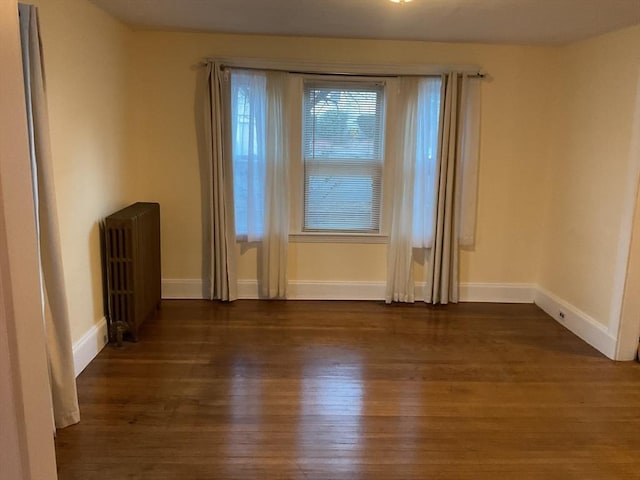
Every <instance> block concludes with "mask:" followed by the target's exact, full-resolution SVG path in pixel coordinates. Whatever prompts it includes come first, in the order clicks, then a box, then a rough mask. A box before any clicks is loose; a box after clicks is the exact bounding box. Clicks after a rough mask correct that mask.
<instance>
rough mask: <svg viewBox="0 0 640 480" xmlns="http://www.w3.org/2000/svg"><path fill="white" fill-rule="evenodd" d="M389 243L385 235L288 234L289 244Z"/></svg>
mask: <svg viewBox="0 0 640 480" xmlns="http://www.w3.org/2000/svg"><path fill="white" fill-rule="evenodd" d="M388 241H389V237H388V236H387V235H379V234H362V233H361V234H358V233H290V234H289V242H291V243H380V244H386V243H388Z"/></svg>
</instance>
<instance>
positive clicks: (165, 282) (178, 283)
mask: <svg viewBox="0 0 640 480" xmlns="http://www.w3.org/2000/svg"><path fill="white" fill-rule="evenodd" d="M203 286H204V284H203V282H202V280H199V279H171V278H163V279H162V298H164V299H167V300H187V299H203V298H207V296H206V295H205V294H204V288H203Z"/></svg>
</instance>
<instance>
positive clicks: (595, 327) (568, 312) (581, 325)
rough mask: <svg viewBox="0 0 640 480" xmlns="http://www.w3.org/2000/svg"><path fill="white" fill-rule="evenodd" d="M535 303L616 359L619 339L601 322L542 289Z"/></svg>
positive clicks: (589, 342) (539, 290) (583, 338)
mask: <svg viewBox="0 0 640 480" xmlns="http://www.w3.org/2000/svg"><path fill="white" fill-rule="evenodd" d="M534 302H535V304H536V305H538V306H539V307H540V308H541V309H542V310H544V311H545V312H546V313H547V314H548V315H549V316H551V317H552V318H553V319H555V320H556V321H557V322H558V323H560V324H561V325H562V326H564V327H565V328H567V329H568V330H570V331H571V332H573V333H574V334H575V335H577V336H578V337H580V338H581V339H582V340H584V341H585V342H587V343H588V344H589V345H591V346H592V347H594V348H596V349H597V350H599V351H600V352H601V353H603V354H604V355H606V356H607V357H609V358H611V359H615V355H616V342H617V339H616V338H615V337H612V336H611V335H610V334H609V331H608V329H607V327H605V326H604V325H602V324H601V323H600V322H598V321H597V320H595V319H594V318H592V317H590V316H589V315H587V314H586V313H585V312H583V311H582V310H580V309H579V308H576V307H574V306H573V305H571V304H570V303H568V302H566V301H564V300H562V299H561V298H559V297H557V296H555V295H554V294H553V293H551V292H548V291H547V290H545V289H544V288H542V287H538V288H537V292H536V295H535V299H534ZM562 315H564V316H562Z"/></svg>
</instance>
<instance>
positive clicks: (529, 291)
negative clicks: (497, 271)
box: [458, 283, 536, 303]
mask: <svg viewBox="0 0 640 480" xmlns="http://www.w3.org/2000/svg"><path fill="white" fill-rule="evenodd" d="M535 292H536V286H535V285H533V284H530V283H461V284H460V291H459V294H458V295H459V297H460V301H461V302H482V303H533V299H534V297H535Z"/></svg>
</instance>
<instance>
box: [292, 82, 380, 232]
mask: <svg viewBox="0 0 640 480" xmlns="http://www.w3.org/2000/svg"><path fill="white" fill-rule="evenodd" d="M303 123H304V124H303V163H304V219H303V231H305V232H338V233H341V232H344V233H379V232H380V204H381V198H382V166H383V162H384V85H383V84H381V83H373V82H368V83H363V82H358V83H355V82H333V81H319V80H318V81H316V80H314V81H307V82H305V84H304V114H303Z"/></svg>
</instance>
